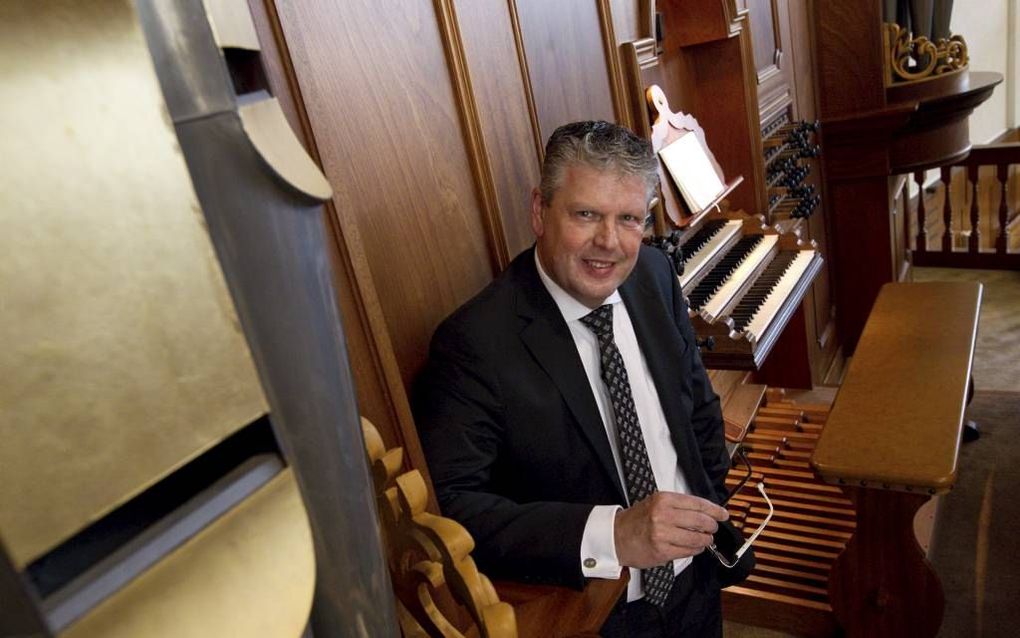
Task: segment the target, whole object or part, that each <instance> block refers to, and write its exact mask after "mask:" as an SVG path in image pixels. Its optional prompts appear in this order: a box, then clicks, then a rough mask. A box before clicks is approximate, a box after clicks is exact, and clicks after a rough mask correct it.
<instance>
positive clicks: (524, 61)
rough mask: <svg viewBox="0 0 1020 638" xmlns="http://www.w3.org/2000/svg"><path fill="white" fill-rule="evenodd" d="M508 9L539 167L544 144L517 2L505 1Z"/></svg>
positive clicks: (543, 157) (513, 0) (543, 156)
mask: <svg viewBox="0 0 1020 638" xmlns="http://www.w3.org/2000/svg"><path fill="white" fill-rule="evenodd" d="M507 7H508V8H509V9H510V23H511V24H512V25H513V29H514V46H516V47H517V61H518V63H519V64H520V65H521V78H522V79H523V81H524V95H525V97H526V98H527V100H528V115H529V116H530V117H531V133H532V135H533V137H534V139H535V155H536V156H537V157H538V163H539V165H541V164H542V162H544V161H545V144H544V140H543V139H542V129H541V127H539V125H538V108H537V107H536V106H535V90H534V87H532V86H531V72H530V71H529V70H528V55H527V53H525V51H524V36H523V35H522V33H521V19H520V16H519V15H518V14H517V0H507Z"/></svg>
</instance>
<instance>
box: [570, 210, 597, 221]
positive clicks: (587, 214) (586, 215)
mask: <svg viewBox="0 0 1020 638" xmlns="http://www.w3.org/2000/svg"><path fill="white" fill-rule="evenodd" d="M575 214H576V215H577V216H578V217H580V218H581V219H595V213H594V212H592V211H590V210H579V211H577V212H576V213H575Z"/></svg>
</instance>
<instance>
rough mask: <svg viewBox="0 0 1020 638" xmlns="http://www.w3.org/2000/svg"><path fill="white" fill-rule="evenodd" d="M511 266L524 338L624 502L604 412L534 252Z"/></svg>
mask: <svg viewBox="0 0 1020 638" xmlns="http://www.w3.org/2000/svg"><path fill="white" fill-rule="evenodd" d="M515 267H516V268H515ZM511 268H514V270H515V272H513V273H512V276H514V277H516V278H517V279H518V283H519V285H518V286H517V287H516V290H517V303H516V306H517V308H516V310H517V314H518V315H519V316H520V317H521V318H522V319H523V320H524V327H523V329H522V330H521V333H520V337H521V340H522V341H523V342H524V345H525V347H526V348H527V349H528V350H529V351H530V352H531V355H532V356H533V357H535V360H536V361H538V364H539V365H540V366H541V367H542V369H543V370H545V372H546V374H548V375H549V378H550V379H551V380H552V382H553V384H554V385H555V386H556V387H557V389H558V390H559V392H560V394H561V395H562V396H563V400H564V401H565V402H566V404H567V407H568V408H570V412H571V413H572V414H573V416H574V419H576V422H577V425H578V427H580V429H581V431H582V433H583V434H584V436H585V438H586V439H587V440H588V443H589V444H590V445H591V448H592V450H593V452H594V454H595V456H596V457H597V458H598V460H599V462H600V465H601V466H602V468H603V470H605V472H606V476H607V478H609V479H610V481H611V482H612V484H613V485H614V486H615V487H616V492H617V499H618V502H620V503H626V497H625V492H624V490H623V485H622V484H621V483H620V476H619V474H618V473H617V471H616V463H615V461H614V460H613V452H612V449H611V448H610V447H609V439H608V438H607V435H606V428H605V425H604V424H603V423H602V415H601V414H599V409H598V405H597V404H596V403H595V397H594V396H593V394H592V390H591V386H590V385H589V384H588V377H587V375H586V374H585V372H584V366H583V365H582V364H581V359H580V357H579V356H578V354H577V348H576V347H575V346H574V338H573V337H572V336H571V334H570V329H569V328H567V324H566V322H565V321H564V320H563V315H561V314H560V310H559V308H558V307H557V306H556V302H555V301H553V299H552V297H551V296H550V295H549V293H548V291H546V289H545V286H544V285H543V284H542V280H541V279H539V276H538V270H537V269H536V268H535V258H534V251H528V252H526V253H525V254H524V255H523V259H522V260H520V261H519V262H518V263H516V264H514V265H512V266H511Z"/></svg>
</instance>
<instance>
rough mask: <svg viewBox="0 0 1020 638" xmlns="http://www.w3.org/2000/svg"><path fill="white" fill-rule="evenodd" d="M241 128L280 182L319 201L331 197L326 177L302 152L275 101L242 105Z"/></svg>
mask: <svg viewBox="0 0 1020 638" xmlns="http://www.w3.org/2000/svg"><path fill="white" fill-rule="evenodd" d="M238 113H239V114H240V115H241V125H242V126H243V127H244V132H245V133H247V135H248V139H249V140H251V143H252V146H254V147H255V150H256V151H258V154H259V156H260V157H261V158H262V159H263V161H265V163H266V164H268V165H269V168H271V169H272V170H273V172H274V173H276V174H277V175H278V176H279V177H280V179H282V180H283V181H285V182H287V183H288V184H290V185H291V186H293V187H294V188H295V189H297V190H299V191H301V192H302V193H304V194H305V195H308V196H309V197H311V198H313V199H317V200H319V201H322V202H324V201H326V200H328V199H329V198H330V197H332V196H333V189H332V188H331V187H330V185H329V182H327V181H326V176H325V175H323V174H322V171H321V170H319V167H318V166H317V165H316V164H315V162H314V161H312V158H311V157H309V156H308V153H306V152H305V149H304V147H303V146H301V142H299V141H298V139H297V136H295V135H294V131H293V130H291V128H290V125H289V124H287V117H286V116H285V115H284V114H283V109H282V108H280V102H279V101H278V100H277V99H276V98H275V97H269V95H268V94H266V97H265V99H262V100H258V101H256V102H250V103H248V104H242V105H241V107H240V108H239V109H238Z"/></svg>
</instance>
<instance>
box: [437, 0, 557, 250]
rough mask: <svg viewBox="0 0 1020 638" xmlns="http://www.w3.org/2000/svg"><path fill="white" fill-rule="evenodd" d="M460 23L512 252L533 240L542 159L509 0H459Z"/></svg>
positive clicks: (458, 16) (482, 128)
mask: <svg viewBox="0 0 1020 638" xmlns="http://www.w3.org/2000/svg"><path fill="white" fill-rule="evenodd" d="M456 8H457V22H458V24H459V27H460V33H461V38H462V40H463V43H464V50H465V53H466V57H467V63H468V68H469V70H470V72H471V84H472V87H473V90H474V97H475V102H476V104H477V105H478V111H479V114H480V119H481V130H482V134H483V136H484V138H485V147H486V150H487V153H488V157H489V164H490V165H491V167H492V175H493V178H494V181H495V186H496V193H497V196H498V198H499V205H500V210H501V212H502V218H503V219H502V223H503V229H504V232H505V234H506V240H507V245H508V247H509V253H510V255H511V256H512V255H516V254H517V253H519V252H520V251H521V250H523V249H525V248H526V247H528V246H530V245H531V242H532V241H533V239H534V237H533V235H532V232H531V226H530V225H529V223H528V210H529V205H530V195H531V189H532V188H533V187H535V186H537V185H538V181H539V165H540V158H539V156H538V154H537V153H536V152H535V147H534V145H533V144H532V141H531V140H532V138H533V136H534V132H533V131H532V130H531V118H530V115H529V113H528V98H527V86H526V78H525V77H524V76H523V74H522V71H521V67H520V65H519V64H518V58H517V48H516V42H515V40H514V37H513V36H514V34H513V25H512V22H511V15H510V11H509V8H508V5H507V2H506V0H458V1H457V2H456Z"/></svg>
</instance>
